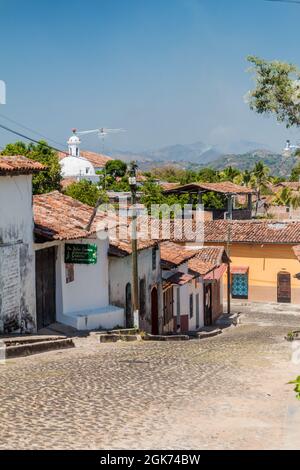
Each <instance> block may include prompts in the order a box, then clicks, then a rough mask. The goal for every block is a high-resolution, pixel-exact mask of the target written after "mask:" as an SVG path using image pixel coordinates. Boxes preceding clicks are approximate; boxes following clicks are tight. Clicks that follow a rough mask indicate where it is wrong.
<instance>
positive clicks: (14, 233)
mask: <svg viewBox="0 0 300 470" xmlns="http://www.w3.org/2000/svg"><path fill="white" fill-rule="evenodd" d="M35 305H36V300H35V258H34V250H33V214H32V177H31V176H30V175H19V176H0V334H1V333H2V334H3V333H4V334H12V333H30V332H33V331H34V330H35V325H36V308H35Z"/></svg>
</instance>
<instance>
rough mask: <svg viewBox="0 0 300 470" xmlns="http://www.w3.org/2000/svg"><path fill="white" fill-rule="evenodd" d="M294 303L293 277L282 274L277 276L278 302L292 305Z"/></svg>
mask: <svg viewBox="0 0 300 470" xmlns="http://www.w3.org/2000/svg"><path fill="white" fill-rule="evenodd" d="M291 301H292V288H291V275H290V273H286V272H281V273H278V276H277V302H280V303H285V304H290V303H291Z"/></svg>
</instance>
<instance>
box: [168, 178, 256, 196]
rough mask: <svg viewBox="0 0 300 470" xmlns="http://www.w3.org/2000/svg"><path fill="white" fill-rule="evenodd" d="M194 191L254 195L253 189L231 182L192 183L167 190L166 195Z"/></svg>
mask: <svg viewBox="0 0 300 470" xmlns="http://www.w3.org/2000/svg"><path fill="white" fill-rule="evenodd" d="M193 191H212V192H216V193H222V194H253V193H254V191H253V189H250V188H247V187H246V186H240V185H238V184H234V183H231V181H224V182H222V183H190V184H186V185H183V186H178V187H177V188H173V189H169V190H166V191H165V193H166V194H168V193H172V192H174V193H177V192H179V193H180V192H186V193H189V192H193Z"/></svg>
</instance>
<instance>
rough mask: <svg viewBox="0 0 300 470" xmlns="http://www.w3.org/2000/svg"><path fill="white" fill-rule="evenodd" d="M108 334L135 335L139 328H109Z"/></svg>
mask: <svg viewBox="0 0 300 470" xmlns="http://www.w3.org/2000/svg"><path fill="white" fill-rule="evenodd" d="M107 333H108V334H112V335H122V336H124V335H125V336H131V335H132V336H135V335H137V334H139V330H138V329H137V328H127V329H124V330H123V329H122V330H111V331H108V332H107Z"/></svg>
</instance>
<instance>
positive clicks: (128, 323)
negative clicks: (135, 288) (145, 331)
mask: <svg viewBox="0 0 300 470" xmlns="http://www.w3.org/2000/svg"><path fill="white" fill-rule="evenodd" d="M125 299H126V300H125V316H126V328H133V318H132V294H131V284H130V282H129V283H128V284H126V291H125Z"/></svg>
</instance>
